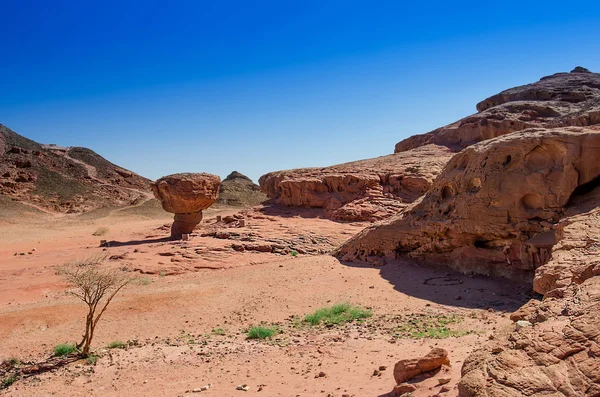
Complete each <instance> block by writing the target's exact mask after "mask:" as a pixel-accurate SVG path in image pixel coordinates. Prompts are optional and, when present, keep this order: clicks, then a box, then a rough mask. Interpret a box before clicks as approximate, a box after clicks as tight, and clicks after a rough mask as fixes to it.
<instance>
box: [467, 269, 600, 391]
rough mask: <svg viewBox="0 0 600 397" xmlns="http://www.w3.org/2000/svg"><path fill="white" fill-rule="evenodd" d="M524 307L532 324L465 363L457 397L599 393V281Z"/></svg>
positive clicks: (567, 289) (593, 281)
mask: <svg viewBox="0 0 600 397" xmlns="http://www.w3.org/2000/svg"><path fill="white" fill-rule="evenodd" d="M564 292H565V295H564V296H563V297H562V298H552V297H548V298H546V299H544V300H543V301H542V302H539V301H538V302H535V303H531V304H529V305H528V308H527V309H528V312H529V317H528V318H529V319H531V320H532V321H533V325H532V326H529V327H523V328H520V329H518V330H517V329H515V330H513V331H512V332H510V333H509V334H508V336H506V337H503V338H498V341H494V342H492V343H490V344H488V345H487V346H485V347H484V348H482V349H480V350H478V351H476V352H474V353H473V354H471V356H470V357H469V358H468V359H467V360H465V362H464V364H463V367H462V379H461V381H460V383H459V396H460V397H475V396H477V397H495V396H504V397H519V396H557V397H559V396H560V397H582V396H588V397H592V396H599V395H600V316H599V315H598V314H599V313H600V277H592V278H589V279H587V280H585V281H584V282H583V283H582V284H581V285H572V286H569V287H567V288H566V289H565V290H564Z"/></svg>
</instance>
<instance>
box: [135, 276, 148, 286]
mask: <svg viewBox="0 0 600 397" xmlns="http://www.w3.org/2000/svg"><path fill="white" fill-rule="evenodd" d="M136 284H139V285H150V284H152V279H151V278H150V277H148V276H144V277H140V278H138V279H137V280H136Z"/></svg>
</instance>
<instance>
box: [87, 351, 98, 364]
mask: <svg viewBox="0 0 600 397" xmlns="http://www.w3.org/2000/svg"><path fill="white" fill-rule="evenodd" d="M85 362H86V363H88V365H96V363H97V362H98V356H97V355H95V354H90V355H88V356H87V357H86V359H85Z"/></svg>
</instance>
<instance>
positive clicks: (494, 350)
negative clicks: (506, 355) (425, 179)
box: [492, 347, 504, 354]
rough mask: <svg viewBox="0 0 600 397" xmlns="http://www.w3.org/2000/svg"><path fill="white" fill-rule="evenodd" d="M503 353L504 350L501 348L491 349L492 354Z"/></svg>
mask: <svg viewBox="0 0 600 397" xmlns="http://www.w3.org/2000/svg"><path fill="white" fill-rule="evenodd" d="M503 351H504V349H503V348H501V347H494V348H492V354H500V353H502V352H503Z"/></svg>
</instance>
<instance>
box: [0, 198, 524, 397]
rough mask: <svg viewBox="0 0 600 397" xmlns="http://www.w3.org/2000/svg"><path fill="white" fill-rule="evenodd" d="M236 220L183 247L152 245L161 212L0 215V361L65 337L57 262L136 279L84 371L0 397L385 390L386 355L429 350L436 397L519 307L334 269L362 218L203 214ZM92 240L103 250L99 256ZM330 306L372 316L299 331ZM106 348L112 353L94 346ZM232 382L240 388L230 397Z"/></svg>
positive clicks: (77, 366)
mask: <svg viewBox="0 0 600 397" xmlns="http://www.w3.org/2000/svg"><path fill="white" fill-rule="evenodd" d="M236 212H237V211H236V210H234V209H231V208H225V209H217V210H214V209H211V210H209V211H207V212H206V213H205V220H204V221H203V223H202V224H201V226H200V227H199V228H198V230H197V233H196V235H194V236H193V237H192V239H191V240H189V241H185V242H171V241H168V240H167V239H166V237H168V234H169V231H168V224H169V222H170V217H169V215H168V214H160V213H159V214H152V215H151V216H148V214H145V215H144V214H140V213H138V212H137V211H129V212H128V211H108V212H107V213H106V214H101V215H102V216H95V217H94V216H87V217H85V216H84V217H82V216H79V217H75V216H62V217H51V216H45V215H43V214H42V215H40V214H36V215H35V216H29V217H24V218H21V219H19V220H18V221H17V220H0V222H2V223H0V241H2V243H1V245H0V291H2V293H1V294H0V359H7V358H9V357H17V358H19V359H20V360H22V361H38V360H43V359H44V358H47V357H49V356H50V355H51V352H52V350H53V347H54V346H55V345H56V344H58V343H64V342H72V341H75V340H77V339H79V338H80V335H81V332H82V328H83V326H84V323H83V321H84V317H83V316H84V314H85V312H84V308H83V306H82V305H81V304H80V303H78V302H77V301H76V300H74V298H72V297H69V296H67V295H66V294H65V293H64V288H65V285H64V282H63V280H62V279H61V277H60V275H58V274H57V270H58V269H59V267H60V265H62V264H64V263H66V262H68V261H71V260H73V259H76V258H85V257H89V256H92V255H99V254H100V255H108V257H111V258H112V259H109V260H107V265H108V266H114V267H118V268H119V269H122V270H123V271H124V272H128V273H129V274H131V275H132V276H134V277H136V279H137V282H135V283H133V284H132V285H130V286H128V287H127V289H126V290H125V291H124V292H123V293H122V294H120V295H119V296H118V297H117V298H116V299H115V301H114V302H113V303H112V304H111V306H110V308H109V310H108V311H107V312H106V314H105V316H104V318H103V319H102V320H101V322H100V324H99V326H98V330H97V335H96V337H95V340H94V346H95V349H96V351H97V353H98V354H99V355H100V358H99V359H98V362H97V363H96V365H88V364H87V363H86V362H85V361H79V362H75V363H72V364H70V365H68V366H65V367H63V368H60V369H58V370H56V371H53V372H50V373H45V374H42V375H37V376H34V377H29V378H27V379H21V380H18V381H17V382H15V383H14V384H13V385H12V386H11V387H9V388H7V389H4V390H2V391H0V395H10V396H46V395H60V396H185V395H207V396H239V395H244V394H246V395H260V396H338V397H341V396H344V395H347V396H357V397H358V396H384V395H387V393H388V392H390V391H391V389H392V387H393V386H394V379H393V366H394V364H395V363H396V362H397V361H398V360H400V359H403V358H413V357H418V356H420V355H424V354H426V353H427V352H428V351H429V350H430V349H431V348H432V347H434V346H438V347H443V348H445V349H447V350H448V351H449V355H450V361H451V364H452V368H451V370H450V376H451V377H452V381H451V383H450V384H449V385H447V386H449V387H450V391H449V392H447V393H444V394H443V395H445V396H453V395H456V383H457V381H458V379H459V377H460V367H461V364H462V361H463V360H464V359H465V357H466V356H467V355H468V353H469V352H470V351H472V350H473V349H474V348H475V347H476V346H477V345H478V344H479V343H481V342H482V341H483V340H485V339H486V338H488V337H489V335H490V334H491V332H492V331H493V330H502V329H503V328H508V327H511V326H512V323H511V321H510V320H509V319H508V314H507V313H509V312H511V311H513V310H515V309H516V308H517V307H519V306H520V305H522V304H523V303H524V302H525V301H526V300H527V299H528V294H527V287H524V286H520V285H516V284H510V283H508V282H506V281H501V282H497V281H493V280H488V279H484V278H476V277H467V276H463V275H456V274H450V273H447V271H444V270H440V269H438V270H436V269H428V268H422V267H418V266H414V265H410V264H405V263H388V264H387V265H385V266H382V267H374V266H365V265H357V264H353V263H341V262H339V261H338V260H336V259H335V258H333V257H331V256H328V255H326V254H323V252H327V251H328V250H330V249H331V248H333V247H334V246H336V245H337V244H339V243H341V242H342V241H344V240H345V239H347V238H349V237H350V236H351V235H353V234H354V233H356V232H357V231H359V230H360V229H361V228H363V227H364V226H365V225H366V224H359V223H356V224H343V223H336V222H332V221H329V220H326V219H321V218H319V217H318V213H316V212H311V211H300V212H292V211H290V210H286V209H281V208H262V209H261V210H260V211H259V210H253V211H245V212H243V213H242V214H241V215H238V217H237V218H230V219H229V220H231V222H229V223H225V222H217V221H216V219H215V216H216V215H221V216H223V217H225V216H227V215H232V214H235V213H236ZM232 219H233V220H232ZM239 219H244V220H245V222H246V225H244V226H240V222H239ZM165 225H166V226H165ZM101 228H106V229H108V230H107V231H106V234H105V235H104V236H93V235H92V234H93V233H94V232H97V231H98V230H99V229H101ZM203 235H204V236H203ZM100 240H107V241H108V243H109V246H110V247H109V248H103V247H99V242H100ZM232 247H233V248H232ZM270 249H271V250H273V251H276V252H279V253H271V252H266V251H268V250H270ZM292 251H296V252H297V253H298V255H297V256H293V255H292V254H290V253H291V252H292ZM15 254H16V255H15ZM21 254H22V255H21ZM340 302H349V303H351V304H354V305H358V306H362V307H364V308H369V309H371V310H372V312H373V317H371V318H369V319H367V320H365V321H364V322H361V323H350V324H347V325H343V326H334V327H325V326H318V327H311V326H308V325H307V324H305V323H303V322H302V318H303V317H304V316H305V315H306V314H307V313H310V312H312V311H314V310H316V309H317V308H321V307H325V306H329V305H332V304H335V303H340ZM440 315H441V316H445V317H443V318H454V319H457V321H456V323H453V324H451V325H450V328H451V329H452V330H453V332H454V334H453V336H451V337H447V338H442V339H430V338H419V337H418V336H415V335H411V334H410V332H408V333H407V332H405V330H406V329H407V328H406V327H407V326H409V325H410V324H413V325H414V324H421V323H422V322H423V321H425V320H424V319H434V320H435V319H437V318H439V316H440ZM411 321H412V323H411ZM261 323H266V324H269V325H276V326H277V327H278V328H279V330H280V333H279V334H278V335H277V336H275V337H274V338H272V339H269V340H265V341H253V340H248V339H247V338H246V332H247V329H248V327H250V326H253V325H258V324H261ZM216 329H222V331H218V332H214V331H215V330H216ZM115 340H120V341H123V342H126V341H127V348H125V349H107V348H105V347H104V346H106V345H107V344H108V343H110V342H111V341H115ZM380 367H382V368H383V367H386V368H385V369H383V370H379V368H380ZM375 370H377V372H378V373H377V372H375V373H374V371H375ZM321 372H322V373H323V374H324V376H319V374H320V373H321ZM323 374H321V375H323ZM437 383H438V382H437V380H436V377H435V376H434V377H432V378H430V379H425V380H423V381H421V382H419V383H418V388H417V391H416V392H415V393H414V395H415V396H417V397H419V396H432V395H435V394H436V393H438V391H439V390H440V388H441V386H440V385H438V384H437ZM208 384H210V385H211V387H210V389H208V390H207V391H202V392H201V393H199V394H197V393H192V390H193V389H195V388H200V387H202V386H204V385H208ZM240 384H247V385H248V387H249V391H247V392H245V391H239V390H236V387H237V385H240Z"/></svg>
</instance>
